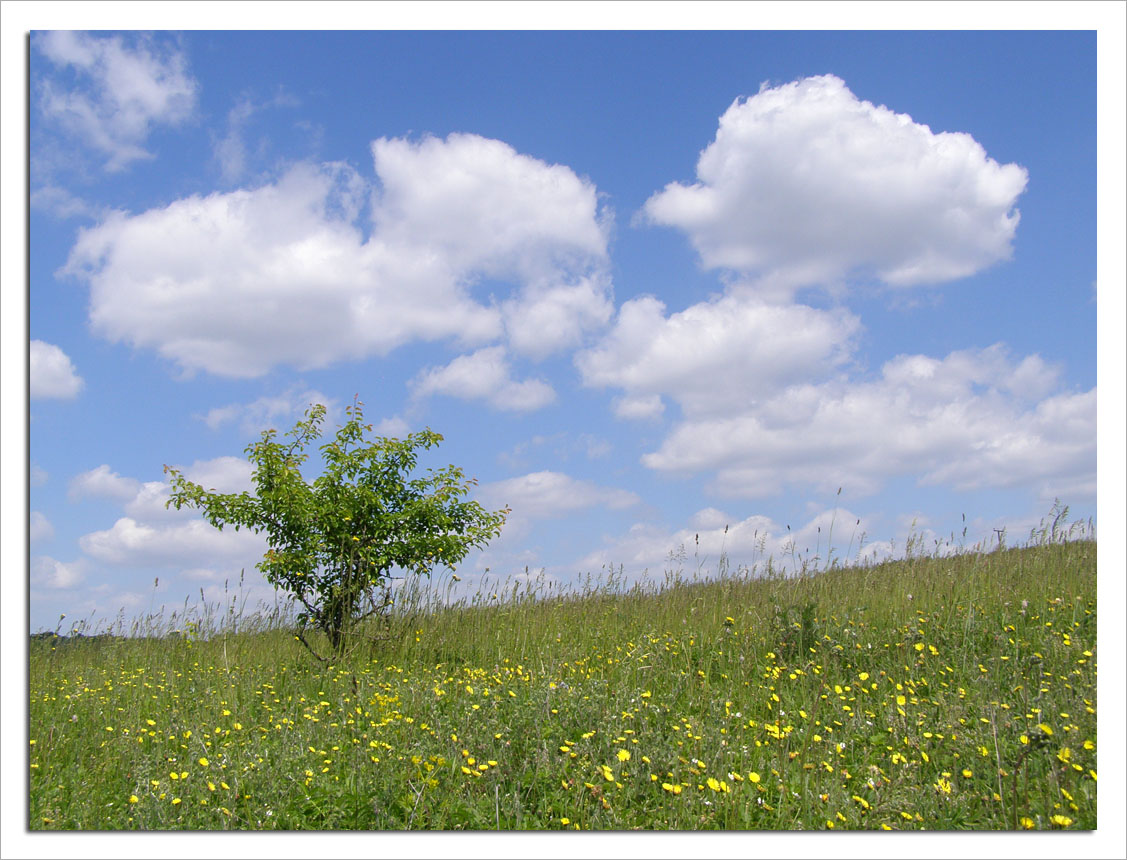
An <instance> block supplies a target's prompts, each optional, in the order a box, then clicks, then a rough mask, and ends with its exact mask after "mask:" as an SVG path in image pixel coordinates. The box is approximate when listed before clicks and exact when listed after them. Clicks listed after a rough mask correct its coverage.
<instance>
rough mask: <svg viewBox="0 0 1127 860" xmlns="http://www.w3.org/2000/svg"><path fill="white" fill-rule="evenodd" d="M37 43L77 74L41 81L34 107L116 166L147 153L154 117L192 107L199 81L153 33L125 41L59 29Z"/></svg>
mask: <svg viewBox="0 0 1127 860" xmlns="http://www.w3.org/2000/svg"><path fill="white" fill-rule="evenodd" d="M33 44H34V45H35V47H36V48H38V50H39V51H40V52H41V53H42V54H43V56H45V57H46V58H47V59H48V60H50V61H51V63H53V64H54V65H55V66H56V67H59V68H73V69H74V71H75V72H76V73H77V82H76V84H75V86H74V87H73V88H69V89H67V88H64V87H63V86H62V82H61V80H60V79H50V78H43V79H41V81H40V92H39V100H38V104H39V108H40V110H41V111H42V112H43V114H44V116H45V117H46V118H47V119H48V120H50V121H52V122H55V123H57V124H58V125H60V126H61V127H62V128H63V129H65V130H66V131H67V132H69V133H70V134H71V136H72V137H73V138H74V139H76V140H79V141H81V142H82V143H83V144H84V145H86V146H89V147H92V148H93V149H95V150H97V151H99V152H101V153H102V154H103V155H104V156H106V158H107V161H106V168H107V169H108V170H110V171H116V170H121V169H122V168H124V167H125V166H127V165H128V164H129V163H130V162H131V161H135V160H137V159H141V158H151V157H152V154H151V153H150V152H148V151H147V150H146V149H145V143H146V140H147V138H148V136H149V134H150V133H151V131H152V129H153V127H154V126H155V125H178V124H180V123H182V122H184V121H185V120H187V119H188V118H189V117H190V116H191V115H192V112H193V110H194V109H195V104H196V92H197V90H198V85H197V83H196V81H195V80H194V79H193V78H192V77H191V75H190V74H189V73H188V70H187V61H186V58H185V57H184V55H183V54H182V53H180V52H179V51H177V50H174V49H171V48H163V49H162V48H161V47H160V46H158V45H157V44H156V43H155V42H154V41H153V40H152V39H149V38H140V39H137V40H135V41H134V44H133V45H127V44H126V40H125V39H124V38H123V37H122V36H109V37H104V38H103V37H97V36H91V35H88V34H86V33H76V32H70V31H62V30H56V31H51V32H47V33H44V34H42V35H41V36H37V37H36V39H35V40H34V41H33Z"/></svg>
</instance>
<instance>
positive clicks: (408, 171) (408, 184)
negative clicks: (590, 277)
mask: <svg viewBox="0 0 1127 860" xmlns="http://www.w3.org/2000/svg"><path fill="white" fill-rule="evenodd" d="M372 155H373V157H374V159H375V164H376V173H377V174H378V175H379V178H380V183H381V191H380V194H379V196H378V198H377V202H376V208H375V223H376V227H377V230H378V232H379V235H380V237H381V239H383V241H385V242H387V243H389V244H394V245H403V246H409V247H425V248H427V249H429V250H431V251H432V252H437V253H439V254H440V255H441V256H442V257H443V258H444V259H445V260H446V261H447V262H448V264H449V265H450V266H451V267H452V268H454V269H457V270H460V271H467V272H469V271H472V272H476V273H478V274H480V275H483V276H485V277H490V278H508V279H513V280H517V281H522V282H532V283H538V284H539V283H540V282H542V281H544V280H549V279H551V278H552V276H553V275H555V276H559V275H560V274H561V273H563V272H569V271H577V272H579V273H586V272H588V271H590V270H592V269H593V268H594V267H596V266H597V265H598V264H599V263H601V262H603V261H604V260H605V257H606V231H605V226H604V225H603V224H602V223H601V221H600V213H599V211H598V199H597V193H596V190H595V187H594V186H593V185H592V184H591V183H590V182H587V181H584V180H582V179H580V178H579V177H577V176H576V175H575V174H574V173H573V172H572V171H571V170H570V169H569V168H567V167H565V166H563V165H559V164H554V165H548V164H545V163H544V162H542V161H539V160H537V159H535V158H531V157H530V156H527V155H522V154H520V153H518V152H516V150H514V149H513V148H512V147H511V146H509V145H508V144H506V143H504V142H502V141H499V140H489V139H486V138H483V137H478V136H477V135H473V134H452V135H450V136H449V137H447V138H446V139H445V140H443V139H440V138H435V137H427V138H424V139H423V140H421V141H418V142H412V141H409V140H405V139H402V138H395V139H388V138H380V139H379V140H377V141H375V142H374V143H373V144H372Z"/></svg>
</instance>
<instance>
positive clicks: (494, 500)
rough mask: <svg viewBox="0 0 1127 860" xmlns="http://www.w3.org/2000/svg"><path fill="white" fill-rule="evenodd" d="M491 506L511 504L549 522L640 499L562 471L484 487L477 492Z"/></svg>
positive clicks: (521, 514)
mask: <svg viewBox="0 0 1127 860" xmlns="http://www.w3.org/2000/svg"><path fill="white" fill-rule="evenodd" d="M477 496H478V497H479V498H480V499H483V500H485V502H486V503H487V504H489V505H491V506H500V505H508V506H509V507H511V508H512V509H513V513H514V514H515V515H517V516H519V517H522V518H525V519H550V518H552V517H557V516H560V515H562V514H566V513H569V512H571V511H577V510H582V509H584V508H591V507H596V506H599V507H606V508H611V509H620V508H628V507H631V506H632V505H636V504H638V503H639V502H640V501H641V499H640V498H639V497H638V496H637V494H635V493H632V492H630V491H628V490H620V489H615V488H612V487H601V486H599V485H598V484H594V483H592V482H590V481H581V480H578V479H576V478H572V477H570V476H569V475H565V474H563V473H562V472H550V471H543V472H531V473H529V474H527V475H521V476H520V477H518V478H508V479H506V480H503V481H494V482H492V483H489V484H483V485H482V486H481V487H480V488H479V489H478V492H477Z"/></svg>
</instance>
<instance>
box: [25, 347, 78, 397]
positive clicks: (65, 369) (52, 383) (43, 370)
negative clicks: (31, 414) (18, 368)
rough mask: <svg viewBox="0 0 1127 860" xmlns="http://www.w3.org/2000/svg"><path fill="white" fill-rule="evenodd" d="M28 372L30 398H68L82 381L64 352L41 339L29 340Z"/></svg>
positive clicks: (74, 393) (75, 393) (76, 391)
mask: <svg viewBox="0 0 1127 860" xmlns="http://www.w3.org/2000/svg"><path fill="white" fill-rule="evenodd" d="M28 372H29V374H30V377H31V397H32V399H37V398H45V397H55V398H60V399H64V400H65V399H69V398H71V397H75V396H76V395H77V394H78V392H79V391H81V390H82V386H83V381H82V377H80V376H79V375H78V374H77V373H76V372H75V369H74V364H73V363H72V362H71V360H70V358H69V357H68V356H67V354H66V353H65V352H63V351H62V350H61V349H59V347H57V346H55V345H54V344H51V343H45V342H43V341H41V340H33V341H32V342H31V349H30V356H29V365H28Z"/></svg>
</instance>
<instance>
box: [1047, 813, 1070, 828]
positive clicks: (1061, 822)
mask: <svg viewBox="0 0 1127 860" xmlns="http://www.w3.org/2000/svg"><path fill="white" fill-rule="evenodd" d="M1049 820H1050V821H1052V822H1053V824H1055V825H1056V826H1057V827H1068V825H1070V824H1071V823H1072V819H1071V818H1069V817H1068V816H1067V815H1054V816H1053V817H1052V818H1050V819H1049Z"/></svg>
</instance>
